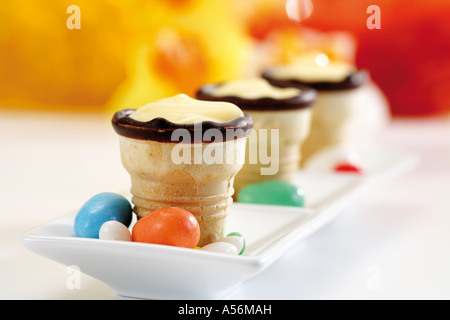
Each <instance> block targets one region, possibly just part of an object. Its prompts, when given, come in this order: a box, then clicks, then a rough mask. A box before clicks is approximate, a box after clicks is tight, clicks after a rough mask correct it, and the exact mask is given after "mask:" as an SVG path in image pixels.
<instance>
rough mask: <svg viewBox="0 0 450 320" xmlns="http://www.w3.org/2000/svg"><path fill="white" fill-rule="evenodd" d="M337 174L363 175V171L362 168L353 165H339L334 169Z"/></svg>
mask: <svg viewBox="0 0 450 320" xmlns="http://www.w3.org/2000/svg"><path fill="white" fill-rule="evenodd" d="M334 171H336V172H348V173H358V174H361V173H362V172H363V171H362V169H361V168H360V167H358V166H357V165H355V164H352V163H339V164H337V165H336V166H335V167H334Z"/></svg>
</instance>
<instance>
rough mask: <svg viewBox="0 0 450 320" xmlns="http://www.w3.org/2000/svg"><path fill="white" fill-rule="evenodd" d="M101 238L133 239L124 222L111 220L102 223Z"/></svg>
mask: <svg viewBox="0 0 450 320" xmlns="http://www.w3.org/2000/svg"><path fill="white" fill-rule="evenodd" d="M99 238H100V239H102V240H121V241H131V233H130V230H128V228H127V227H126V226H125V225H124V224H123V223H120V222H118V221H115V220H111V221H107V222H105V223H104V224H102V226H101V228H100V232H99Z"/></svg>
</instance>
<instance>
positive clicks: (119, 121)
mask: <svg viewBox="0 0 450 320" xmlns="http://www.w3.org/2000/svg"><path fill="white" fill-rule="evenodd" d="M134 111H136V110H135V109H125V110H122V111H118V112H116V113H115V114H114V116H113V118H112V126H113V128H114V130H115V131H116V133H117V134H119V135H121V136H124V137H128V138H132V139H137V140H153V141H158V142H166V143H179V142H184V143H202V142H205V143H210V142H223V141H228V140H232V139H239V138H244V137H247V136H248V135H250V132H251V130H252V129H253V119H252V117H251V116H250V115H249V114H245V115H244V117H242V118H236V119H234V120H232V121H229V122H224V123H218V122H214V121H202V122H198V123H195V124H178V123H173V122H171V121H169V120H167V119H164V118H155V119H153V120H150V121H147V122H142V121H137V120H135V119H133V118H131V117H129V116H130V115H131V114H132V113H133V112H134ZM177 129H184V130H186V133H188V134H189V135H190V139H189V141H185V140H180V139H177V135H172V134H173V133H174V131H175V130H177ZM209 129H215V130H218V132H217V133H219V132H220V136H221V137H222V139H216V138H214V139H216V140H214V139H213V141H210V140H204V137H205V135H204V133H205V132H206V131H208V130H209ZM212 136H213V137H217V136H219V134H217V135H216V134H214V133H213V134H212Z"/></svg>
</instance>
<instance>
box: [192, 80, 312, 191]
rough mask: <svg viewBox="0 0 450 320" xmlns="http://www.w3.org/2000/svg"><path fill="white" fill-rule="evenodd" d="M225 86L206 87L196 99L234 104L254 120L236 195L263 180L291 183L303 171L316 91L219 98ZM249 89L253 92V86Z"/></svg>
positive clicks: (305, 89)
mask: <svg viewBox="0 0 450 320" xmlns="http://www.w3.org/2000/svg"><path fill="white" fill-rule="evenodd" d="M261 80H262V81H263V79H261ZM223 85H224V84H213V85H205V86H203V87H201V88H200V89H199V90H198V91H197V94H196V97H197V98H198V99H201V100H210V101H227V102H231V103H234V104H236V105H237V106H239V107H240V108H241V109H242V110H244V111H245V112H246V113H248V114H250V115H251V116H252V118H253V122H254V130H253V131H252V133H251V135H250V138H249V140H248V143H247V148H246V153H245V164H244V166H243V168H242V169H241V171H239V173H238V174H237V176H236V179H235V189H236V193H235V194H236V195H237V194H238V192H239V191H240V190H241V189H242V188H244V187H245V186H247V185H249V184H252V183H256V182H260V181H267V180H283V181H288V182H291V181H292V178H293V176H294V174H295V173H296V172H297V171H298V169H299V162H300V157H301V146H302V144H303V142H304V140H305V139H306V137H307V136H308V134H309V131H310V123H311V110H312V108H311V106H312V105H313V103H314V101H315V98H316V92H315V91H314V90H313V89H311V88H308V87H302V88H300V90H297V91H296V92H294V93H293V94H291V95H289V96H283V97H274V96H270V92H264V90H263V91H262V92H261V95H255V96H252V97H251V98H248V97H246V96H245V94H240V93H239V92H236V93H233V94H232V95H231V94H230V95H225V96H216V95H215V93H214V92H215V90H217V89H218V88H220V86H223ZM267 85H269V84H268V83H267ZM245 86H247V85H245ZM249 86H250V90H251V88H252V86H253V84H249ZM268 90H273V88H272V89H268ZM253 92H255V91H253Z"/></svg>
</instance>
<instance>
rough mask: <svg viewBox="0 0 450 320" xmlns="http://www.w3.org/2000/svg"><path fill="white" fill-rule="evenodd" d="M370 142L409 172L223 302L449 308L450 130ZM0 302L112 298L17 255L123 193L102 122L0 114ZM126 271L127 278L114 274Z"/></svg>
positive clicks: (56, 267) (391, 134) (397, 131)
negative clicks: (35, 236) (405, 162)
mask: <svg viewBox="0 0 450 320" xmlns="http://www.w3.org/2000/svg"><path fill="white" fill-rule="evenodd" d="M380 139H381V140H382V141H383V142H384V143H386V144H387V145H389V146H393V147H396V146H398V147H399V148H403V149H405V150H409V151H411V152H414V153H416V154H418V155H419V156H420V158H421V162H420V164H419V166H418V167H416V169H414V170H413V171H411V172H409V173H408V174H406V175H404V176H402V177H400V178H398V179H396V180H394V181H390V182H389V183H387V184H384V185H383V186H382V187H378V188H377V189H375V190H373V191H372V192H371V193H370V194H368V195H366V196H365V197H364V198H363V199H361V200H360V201H359V202H358V203H357V204H356V205H353V206H351V207H349V208H348V210H346V212H344V213H343V214H342V215H341V216H340V217H339V218H338V219H337V220H336V221H334V222H333V223H332V224H330V225H328V226H327V227H325V228H323V229H321V230H320V231H319V232H317V233H315V234H314V235H312V236H311V237H309V238H308V239H306V240H304V241H302V242H299V243H298V244H296V245H294V246H293V247H292V248H291V249H290V250H289V251H288V252H287V253H286V254H284V255H283V256H282V257H281V258H280V259H279V260H278V261H276V262H275V263H274V264H273V265H272V266H270V267H269V268H268V269H267V270H265V271H264V272H262V273H260V274H259V275H257V276H256V277H254V278H251V279H250V280H248V281H246V282H245V283H243V284H242V285H241V286H239V287H238V288H237V289H236V290H234V291H233V292H231V293H230V294H229V295H227V296H226V297H225V299H449V298H450V196H449V195H450V120H449V118H446V117H439V118H427V119H421V120H420V119H415V120H394V121H393V122H392V123H391V124H390V125H389V127H388V129H387V130H386V131H385V132H384V133H383V135H382V136H381V137H380ZM0 164H1V174H0V299H114V298H115V295H114V292H113V291H112V290H111V289H110V288H109V287H108V286H106V285H105V284H103V283H101V282H99V281H97V280H96V279H94V278H91V277H89V276H87V275H84V274H83V275H82V276H81V280H80V288H74V289H69V287H68V286H67V281H68V277H70V273H68V269H67V267H66V266H63V265H60V264H58V263H56V262H53V261H51V260H47V259H45V258H42V257H40V256H38V255H35V254H33V253H31V252H29V251H27V250H26V249H24V248H23V247H22V245H21V244H20V241H19V237H20V235H21V234H22V233H24V232H25V231H28V230H29V229H32V228H34V227H36V226H38V225H41V224H44V223H46V222H48V221H51V220H53V219H55V218H57V217H59V216H62V215H64V214H67V213H68V212H70V211H73V210H76V209H77V208H79V207H80V205H82V204H83V203H84V202H85V201H86V200H87V199H89V198H90V197H91V196H92V195H94V194H97V193H100V192H106V191H111V192H120V191H122V190H124V189H127V188H129V184H130V182H129V177H128V174H127V173H126V172H125V170H124V169H123V168H122V165H121V163H120V156H119V149H118V142H117V137H116V135H115V133H114V131H113V130H112V128H111V125H110V119H109V116H105V115H100V114H92V115H89V116H86V115H85V114H81V115H80V114H78V115H77V114H71V113H50V112H42V111H41V112H24V111H22V112H17V111H7V110H2V109H0ZM124 272H126V271H124Z"/></svg>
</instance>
